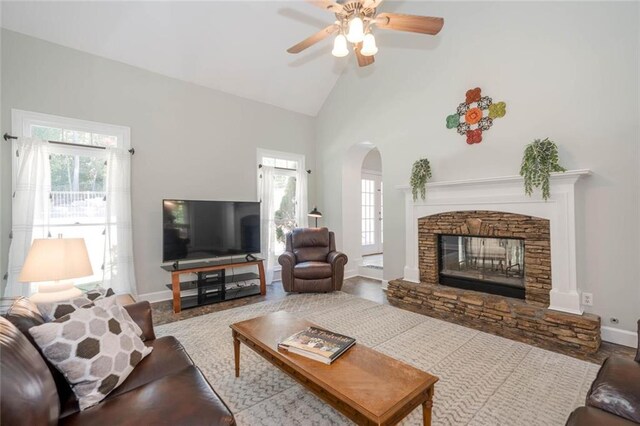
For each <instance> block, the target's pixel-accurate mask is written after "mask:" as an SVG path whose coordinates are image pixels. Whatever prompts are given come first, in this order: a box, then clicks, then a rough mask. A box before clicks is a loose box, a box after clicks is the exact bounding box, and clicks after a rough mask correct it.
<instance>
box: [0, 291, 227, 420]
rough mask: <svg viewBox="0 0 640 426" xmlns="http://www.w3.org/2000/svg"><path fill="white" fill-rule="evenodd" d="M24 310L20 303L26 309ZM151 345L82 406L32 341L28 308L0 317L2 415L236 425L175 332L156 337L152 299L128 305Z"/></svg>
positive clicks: (36, 320) (33, 319) (33, 316)
mask: <svg viewBox="0 0 640 426" xmlns="http://www.w3.org/2000/svg"><path fill="white" fill-rule="evenodd" d="M20 308H22V307H20ZM125 309H126V310H127V312H128V313H129V314H130V315H131V317H132V318H133V320H134V321H135V322H136V323H137V324H138V325H139V326H140V328H141V329H142V331H143V334H144V337H145V342H144V343H145V344H146V345H147V346H152V347H153V351H152V352H151V353H150V354H149V355H148V356H147V357H146V358H145V359H143V360H142V361H141V362H140V363H139V364H138V365H137V366H136V367H135V369H134V370H133V371H132V372H131V374H130V375H129V377H127V379H126V380H125V381H124V382H123V383H122V384H121V385H120V386H118V387H117V388H115V389H114V390H113V391H112V392H111V393H110V394H109V395H108V396H107V397H106V398H105V399H104V400H103V401H101V402H100V403H99V404H97V405H95V406H93V407H91V408H88V409H86V410H84V411H80V410H79V408H78V401H77V399H76V398H75V394H74V393H73V391H72V390H71V388H70V387H69V385H68V383H67V382H66V380H65V379H64V377H63V376H62V374H61V373H60V372H59V371H58V370H56V369H55V367H53V366H52V365H50V364H48V363H47V361H46V360H45V358H43V357H42V356H41V354H40V352H39V351H38V349H36V347H35V346H34V345H33V343H32V340H31V335H30V334H29V333H28V331H27V330H28V329H29V328H31V327H33V326H36V325H39V324H42V323H43V322H44V321H43V320H42V317H40V315H39V314H38V313H36V312H33V311H30V310H29V309H18V312H17V314H16V315H12V316H7V318H4V317H0V352H1V354H2V356H1V357H0V418H1V419H2V424H7V425H22V424H24V425H56V424H57V425H82V424H90V425H151V424H188V425H234V424H235V420H234V418H233V414H231V411H229V408H227V406H226V405H225V403H224V402H223V401H222V399H220V397H219V396H218V395H217V394H216V392H215V391H214V390H213V388H212V387H211V385H210V384H209V382H207V379H206V378H205V377H204V375H203V374H202V373H201V372H200V370H199V369H198V368H197V367H196V366H195V365H194V364H193V361H192V360H191V358H190V357H189V355H188V354H187V352H186V351H185V350H184V348H183V347H182V345H181V344H180V342H179V341H178V340H176V338H175V337H173V336H165V337H160V338H156V336H155V334H154V331H153V322H152V320H151V307H150V305H149V302H140V303H136V304H132V305H127V306H125Z"/></svg>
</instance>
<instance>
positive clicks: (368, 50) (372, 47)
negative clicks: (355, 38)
mask: <svg viewBox="0 0 640 426" xmlns="http://www.w3.org/2000/svg"><path fill="white" fill-rule="evenodd" d="M360 53H361V54H362V55H363V56H373V55H375V54H376V53H378V46H376V39H375V37H374V36H373V34H371V33H369V34H367V35H366V36H364V41H363V42H362V50H360Z"/></svg>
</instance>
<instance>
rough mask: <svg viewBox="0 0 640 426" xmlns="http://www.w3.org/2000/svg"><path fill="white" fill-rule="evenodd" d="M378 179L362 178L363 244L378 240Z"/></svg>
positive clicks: (373, 242)
mask: <svg viewBox="0 0 640 426" xmlns="http://www.w3.org/2000/svg"><path fill="white" fill-rule="evenodd" d="M375 185H376V181H375V180H372V179H362V245H363V246H368V245H371V244H375V242H376V237H375V236H376V232H375V231H376V187H375Z"/></svg>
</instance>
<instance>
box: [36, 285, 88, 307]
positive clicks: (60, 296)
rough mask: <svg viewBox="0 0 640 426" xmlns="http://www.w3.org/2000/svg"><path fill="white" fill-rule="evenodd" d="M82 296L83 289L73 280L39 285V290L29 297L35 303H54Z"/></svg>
mask: <svg viewBox="0 0 640 426" xmlns="http://www.w3.org/2000/svg"><path fill="white" fill-rule="evenodd" d="M78 296H82V290H80V289H79V288H77V287H75V286H74V285H73V281H53V282H49V283H41V284H40V285H38V292H37V293H35V294H32V295H31V297H29V300H31V301H32V302H33V303H54V302H61V301H63V300H70V299H73V298H74V297H78Z"/></svg>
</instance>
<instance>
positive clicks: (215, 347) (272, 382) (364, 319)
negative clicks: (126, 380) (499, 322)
mask: <svg viewBox="0 0 640 426" xmlns="http://www.w3.org/2000/svg"><path fill="white" fill-rule="evenodd" d="M279 310H286V311H288V312H292V313H294V314H295V315H297V316H299V317H303V318H306V319H308V320H310V321H312V322H315V323H317V324H319V325H321V326H323V327H326V328H328V329H331V330H333V331H336V332H338V333H343V334H347V335H350V336H353V337H355V338H356V339H357V340H358V343H360V344H364V345H367V346H369V347H372V348H375V349H377V350H378V351H381V352H383V353H385V354H387V355H389V356H392V357H394V358H397V359H399V360H402V361H404V362H406V363H409V364H411V365H413V366H415V367H417V368H420V369H422V370H424V371H427V372H429V373H431V374H434V375H436V376H438V377H439V378H440V381H439V382H438V383H437V384H436V388H435V397H434V412H433V414H434V421H433V423H434V424H435V425H491V426H494V425H508V426H515V425H527V426H531V425H563V424H564V423H565V421H566V419H567V416H568V415H569V413H570V412H571V411H572V410H573V409H574V408H575V407H577V406H579V405H582V404H583V401H584V398H585V395H586V392H587V390H588V388H589V386H590V384H591V382H592V381H593V379H594V378H595V375H596V372H597V370H598V366H597V365H596V364H592V363H589V362H585V361H580V360H578V359H575V358H571V357H569V356H565V355H560V354H557V353H554V352H550V351H547V350H544V349H539V348H536V347H533V346H530V345H527V344H524V343H520V342H515V341H512V340H508V339H505V338H502V337H497V336H494V335H491V334H487V333H483V332H480V331H476V330H472V329H469V328H466V327H462V326H459V325H455V324H450V323H447V322H444V321H440V320H437V319H433V318H430V317H426V316H423V315H419V314H414V313H412V312H408V311H404V310H402V309H398V308H394V307H391V306H384V305H379V304H377V303H374V302H371V301H368V300H365V299H361V298H359V297H355V296H351V295H348V294H346V293H341V292H338V293H334V294H310V295H289V296H287V297H286V298H285V299H283V300H280V301H275V302H262V303H257V304H253V305H249V306H245V307H241V308H235V309H230V310H227V311H222V312H216V313H212V314H208V315H203V316H200V317H196V318H191V319H188V320H184V321H179V322H175V323H170V324H165V325H162V326H159V327H157V329H156V333H157V334H158V335H159V336H163V335H174V336H176V337H177V338H178V339H179V340H180V341H181V342H182V344H183V345H184V346H185V348H186V349H187V351H188V352H189V354H190V355H191V357H192V358H193V360H194V361H195V363H196V364H197V365H198V366H199V367H200V369H202V371H203V373H204V374H205V375H206V376H207V378H208V380H209V381H210V382H211V384H212V385H213V387H214V388H215V389H216V391H217V392H218V393H219V394H220V396H221V397H222V398H223V399H224V400H225V402H226V403H227V404H228V405H229V407H230V408H231V410H232V411H233V413H234V414H235V416H236V420H237V421H238V423H239V424H240V425H252V426H253V425H277V426H281V425H343V424H350V423H351V422H350V421H349V420H348V419H347V418H346V417H344V416H342V415H341V414H340V413H338V412H337V411H335V410H333V409H332V408H331V407H329V406H328V405H326V404H325V403H323V402H322V401H321V400H319V399H318V398H316V397H315V396H314V395H313V394H311V393H310V392H308V391H306V390H305V389H304V388H303V387H302V386H300V385H298V384H297V382H295V381H294V380H293V379H291V378H289V377H288V376H287V375H285V374H284V373H281V372H280V370H278V369H277V368H275V367H274V366H272V365H271V364H269V363H268V362H267V361H264V360H263V359H262V358H261V357H260V356H258V355H256V354H255V353H254V352H253V351H251V350H250V349H248V348H246V347H244V346H242V347H241V357H242V361H241V374H240V377H239V378H235V377H234V368H233V344H232V339H231V330H230V329H229V324H231V323H234V322H236V321H241V320H245V319H249V318H253V317H256V316H259V315H263V314H266V313H269V312H275V311H279ZM421 420H422V409H421V408H418V409H416V410H415V411H414V412H413V413H411V415H410V416H408V417H407V418H406V419H405V420H404V421H403V422H402V423H401V424H403V425H419V424H421Z"/></svg>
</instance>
